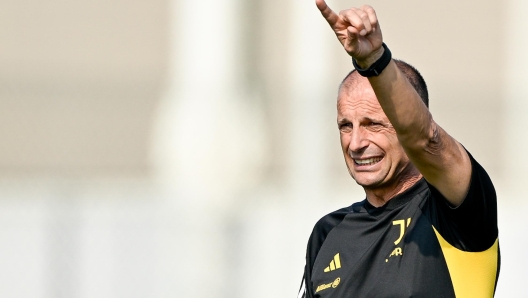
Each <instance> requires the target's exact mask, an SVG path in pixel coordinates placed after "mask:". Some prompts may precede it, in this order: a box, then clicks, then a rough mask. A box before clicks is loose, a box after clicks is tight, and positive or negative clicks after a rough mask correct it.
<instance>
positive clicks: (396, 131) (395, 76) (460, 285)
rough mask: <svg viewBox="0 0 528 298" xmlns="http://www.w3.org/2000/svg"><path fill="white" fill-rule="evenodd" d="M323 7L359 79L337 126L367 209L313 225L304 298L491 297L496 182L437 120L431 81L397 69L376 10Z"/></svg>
mask: <svg viewBox="0 0 528 298" xmlns="http://www.w3.org/2000/svg"><path fill="white" fill-rule="evenodd" d="M316 4H317V7H318V8H319V10H320V11H321V13H322V15H323V17H324V18H325V19H326V20H327V21H328V23H329V24H330V27H331V28H332V29H333V30H334V32H335V34H336V35H337V38H338V39H339V41H340V42H341V44H342V45H343V47H344V49H345V50H346V52H347V53H348V54H349V55H350V56H352V60H353V63H354V66H355V68H356V71H353V72H352V73H350V74H349V75H348V76H347V77H346V78H345V80H344V81H343V83H342V84H341V86H340V90H339V94H338V104H337V110H338V116H337V122H338V127H339V131H340V138H341V147H342V150H343V155H344V157H345V162H346V165H347V167H348V171H349V173H350V175H351V176H352V178H354V180H355V181H356V182H357V183H358V184H359V185H361V186H362V187H363V188H364V190H365V193H366V199H365V200H364V201H362V202H358V203H355V204H353V205H351V206H350V207H346V208H343V209H340V210H337V211H335V212H332V213H330V214H328V215H326V216H325V217H323V218H322V219H321V220H319V222H318V223H317V224H316V225H315V227H314V230H313V232H312V235H311V236H310V239H309V242H308V248H307V254H306V267H305V271H304V278H303V282H302V285H301V290H300V293H299V297H305V298H307V297H340V298H344V297H428V298H430V297H458V298H460V297H462V298H464V297H479V298H480V297H492V296H493V295H494V291H495V286H496V281H497V278H498V272H499V267H500V257H499V249H498V229H497V207H496V194H495V190H494V187H493V185H492V183H491V180H490V179H489V177H488V175H487V174H486V172H485V171H484V169H483V168H482V167H481V166H480V165H479V164H478V163H477V162H476V161H475V160H474V159H473V157H472V156H471V155H470V154H469V153H468V152H467V151H466V150H465V149H464V147H463V146H462V145H461V144H460V143H458V142H457V141H456V140H455V139H453V138H452V137H451V136H450V135H449V134H447V132H445V131H444V130H443V129H442V128H441V127H440V126H439V125H438V124H437V123H436V122H435V121H434V120H433V118H432V116H431V114H430V113H429V110H428V108H427V106H426V104H427V89H426V87H425V82H423V79H422V78H421V76H420V74H419V73H418V72H417V71H416V70H415V69H414V68H412V67H411V66H409V65H407V64H405V63H403V62H400V61H396V60H392V58H391V53H390V51H389V48H388V47H387V46H386V45H385V44H384V43H383V38H382V34H381V29H380V25H379V23H378V19H377V16H376V13H375V11H374V9H373V8H372V7H370V6H363V7H361V8H351V9H348V10H344V11H341V12H340V13H339V14H336V13H334V12H333V11H332V10H331V9H330V8H329V7H328V6H327V5H326V3H325V2H324V0H316Z"/></svg>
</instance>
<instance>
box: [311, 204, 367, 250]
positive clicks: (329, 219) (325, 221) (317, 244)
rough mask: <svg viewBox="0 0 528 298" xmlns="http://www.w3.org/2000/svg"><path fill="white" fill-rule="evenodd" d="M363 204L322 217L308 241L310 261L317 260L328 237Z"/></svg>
mask: <svg viewBox="0 0 528 298" xmlns="http://www.w3.org/2000/svg"><path fill="white" fill-rule="evenodd" d="M363 204H364V201H362V202H358V203H355V204H353V205H351V206H348V207H344V208H341V209H338V210H336V211H333V212H330V213H328V214H327V215H325V216H323V217H321V219H319V220H318V221H317V223H316V224H315V226H314V228H313V230H312V234H311V235H310V239H309V240H308V247H307V257H308V258H309V259H315V257H316V256H317V253H318V252H319V249H320V248H321V246H322V245H323V242H324V241H325V239H326V236H328V234H329V233H330V232H331V231H332V230H333V229H334V228H335V227H336V226H338V225H339V224H340V223H341V222H342V221H343V219H344V218H345V216H346V215H347V214H349V213H351V212H354V210H358V208H360V207H361V206H362V205H363Z"/></svg>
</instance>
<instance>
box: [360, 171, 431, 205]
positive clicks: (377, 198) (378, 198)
mask: <svg viewBox="0 0 528 298" xmlns="http://www.w3.org/2000/svg"><path fill="white" fill-rule="evenodd" d="M420 179H422V174H421V173H420V172H418V170H417V169H414V171H411V172H410V173H407V174H403V175H400V177H398V179H397V180H396V181H395V182H394V183H392V184H390V185H387V186H384V187H376V188H366V187H365V188H364V189H365V194H366V195H367V200H368V201H369V203H370V204H372V206H374V207H381V206H383V205H385V204H386V203H387V202H388V201H390V200H391V199H392V198H394V197H395V196H397V195H399V194H401V193H402V192H404V191H406V190H407V189H409V188H411V186H413V185H414V184H415V183H416V182H418V181H419V180H420Z"/></svg>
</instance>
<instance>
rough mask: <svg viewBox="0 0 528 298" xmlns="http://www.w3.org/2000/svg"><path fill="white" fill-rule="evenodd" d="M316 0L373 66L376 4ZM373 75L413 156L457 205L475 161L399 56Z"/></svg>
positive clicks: (363, 61) (379, 50)
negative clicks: (333, 4) (335, 6)
mask: <svg viewBox="0 0 528 298" xmlns="http://www.w3.org/2000/svg"><path fill="white" fill-rule="evenodd" d="M316 4H317V7H318V8H319V10H320V11H321V13H322V15H323V17H324V18H325V19H326V20H327V22H328V24H329V25H330V27H331V28H332V30H333V31H334V33H335V34H336V36H337V38H338V39H339V41H340V42H341V44H342V45H343V48H344V49H345V51H346V52H347V53H348V54H349V55H350V56H351V57H352V58H353V59H354V60H355V61H356V64H357V65H358V66H359V67H360V68H361V69H368V68H369V67H370V66H371V65H372V64H373V63H374V62H376V61H378V59H379V58H380V57H382V55H383V53H384V51H385V50H384V48H383V47H382V44H383V37H382V33H381V29H380V25H379V22H378V18H377V16H376V12H375V11H374V9H373V8H372V7H370V6H368V5H364V6H362V7H361V8H350V9H347V10H343V11H341V12H340V13H339V14H336V13H335V12H333V11H332V10H331V9H330V8H329V7H328V5H327V4H326V3H325V1H324V0H316ZM368 79H369V82H370V84H371V86H372V88H373V90H374V92H375V93H376V97H377V99H378V101H379V103H380V105H381V107H382V109H383V111H384V112H385V114H386V115H387V117H388V119H389V120H390V122H391V124H392V125H393V127H394V129H395V130H396V134H397V136H398V140H399V141H400V143H401V145H402V147H403V148H404V150H405V152H406V153H407V155H408V157H409V159H410V160H411V161H412V162H413V164H414V165H415V166H416V168H417V169H418V170H419V171H420V172H421V173H422V175H423V176H424V177H425V179H426V180H427V181H428V182H429V183H431V184H432V185H433V186H434V187H435V188H436V189H438V190H439V191H440V193H441V194H442V195H443V196H444V197H445V198H446V199H447V200H448V201H449V202H450V203H451V204H452V205H453V206H458V205H460V204H461V203H462V201H463V200H464V198H465V196H466V193H467V191H468V188H469V183H470V179H471V161H470V159H469V156H468V154H467V152H466V151H465V149H464V148H463V147H462V145H460V144H459V143H458V142H457V141H456V140H455V139H454V138H452V137H451V136H450V135H449V134H447V132H445V131H444V130H443V129H442V128H441V127H440V126H439V125H437V124H436V123H435V122H434V120H433V118H432V116H431V114H430V113H429V110H428V109H427V107H426V106H425V104H424V103H423V102H422V99H421V98H420V96H419V95H418V93H417V92H416V91H415V90H414V88H413V87H412V86H411V84H410V83H409V82H408V81H407V79H406V78H405V76H404V75H403V74H402V73H401V71H400V70H399V69H398V67H397V66H396V63H394V61H390V62H389V64H388V65H387V67H386V68H385V69H384V70H383V71H382V72H381V73H380V74H379V75H377V76H372V77H369V78H368Z"/></svg>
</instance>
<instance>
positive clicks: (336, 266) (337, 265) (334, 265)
mask: <svg viewBox="0 0 528 298" xmlns="http://www.w3.org/2000/svg"><path fill="white" fill-rule="evenodd" d="M339 268H341V259H340V258H339V253H338V254H336V255H335V256H334V259H333V260H332V261H331V262H330V265H329V266H328V267H326V268H325V269H324V272H330V271H334V270H337V269H339Z"/></svg>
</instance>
